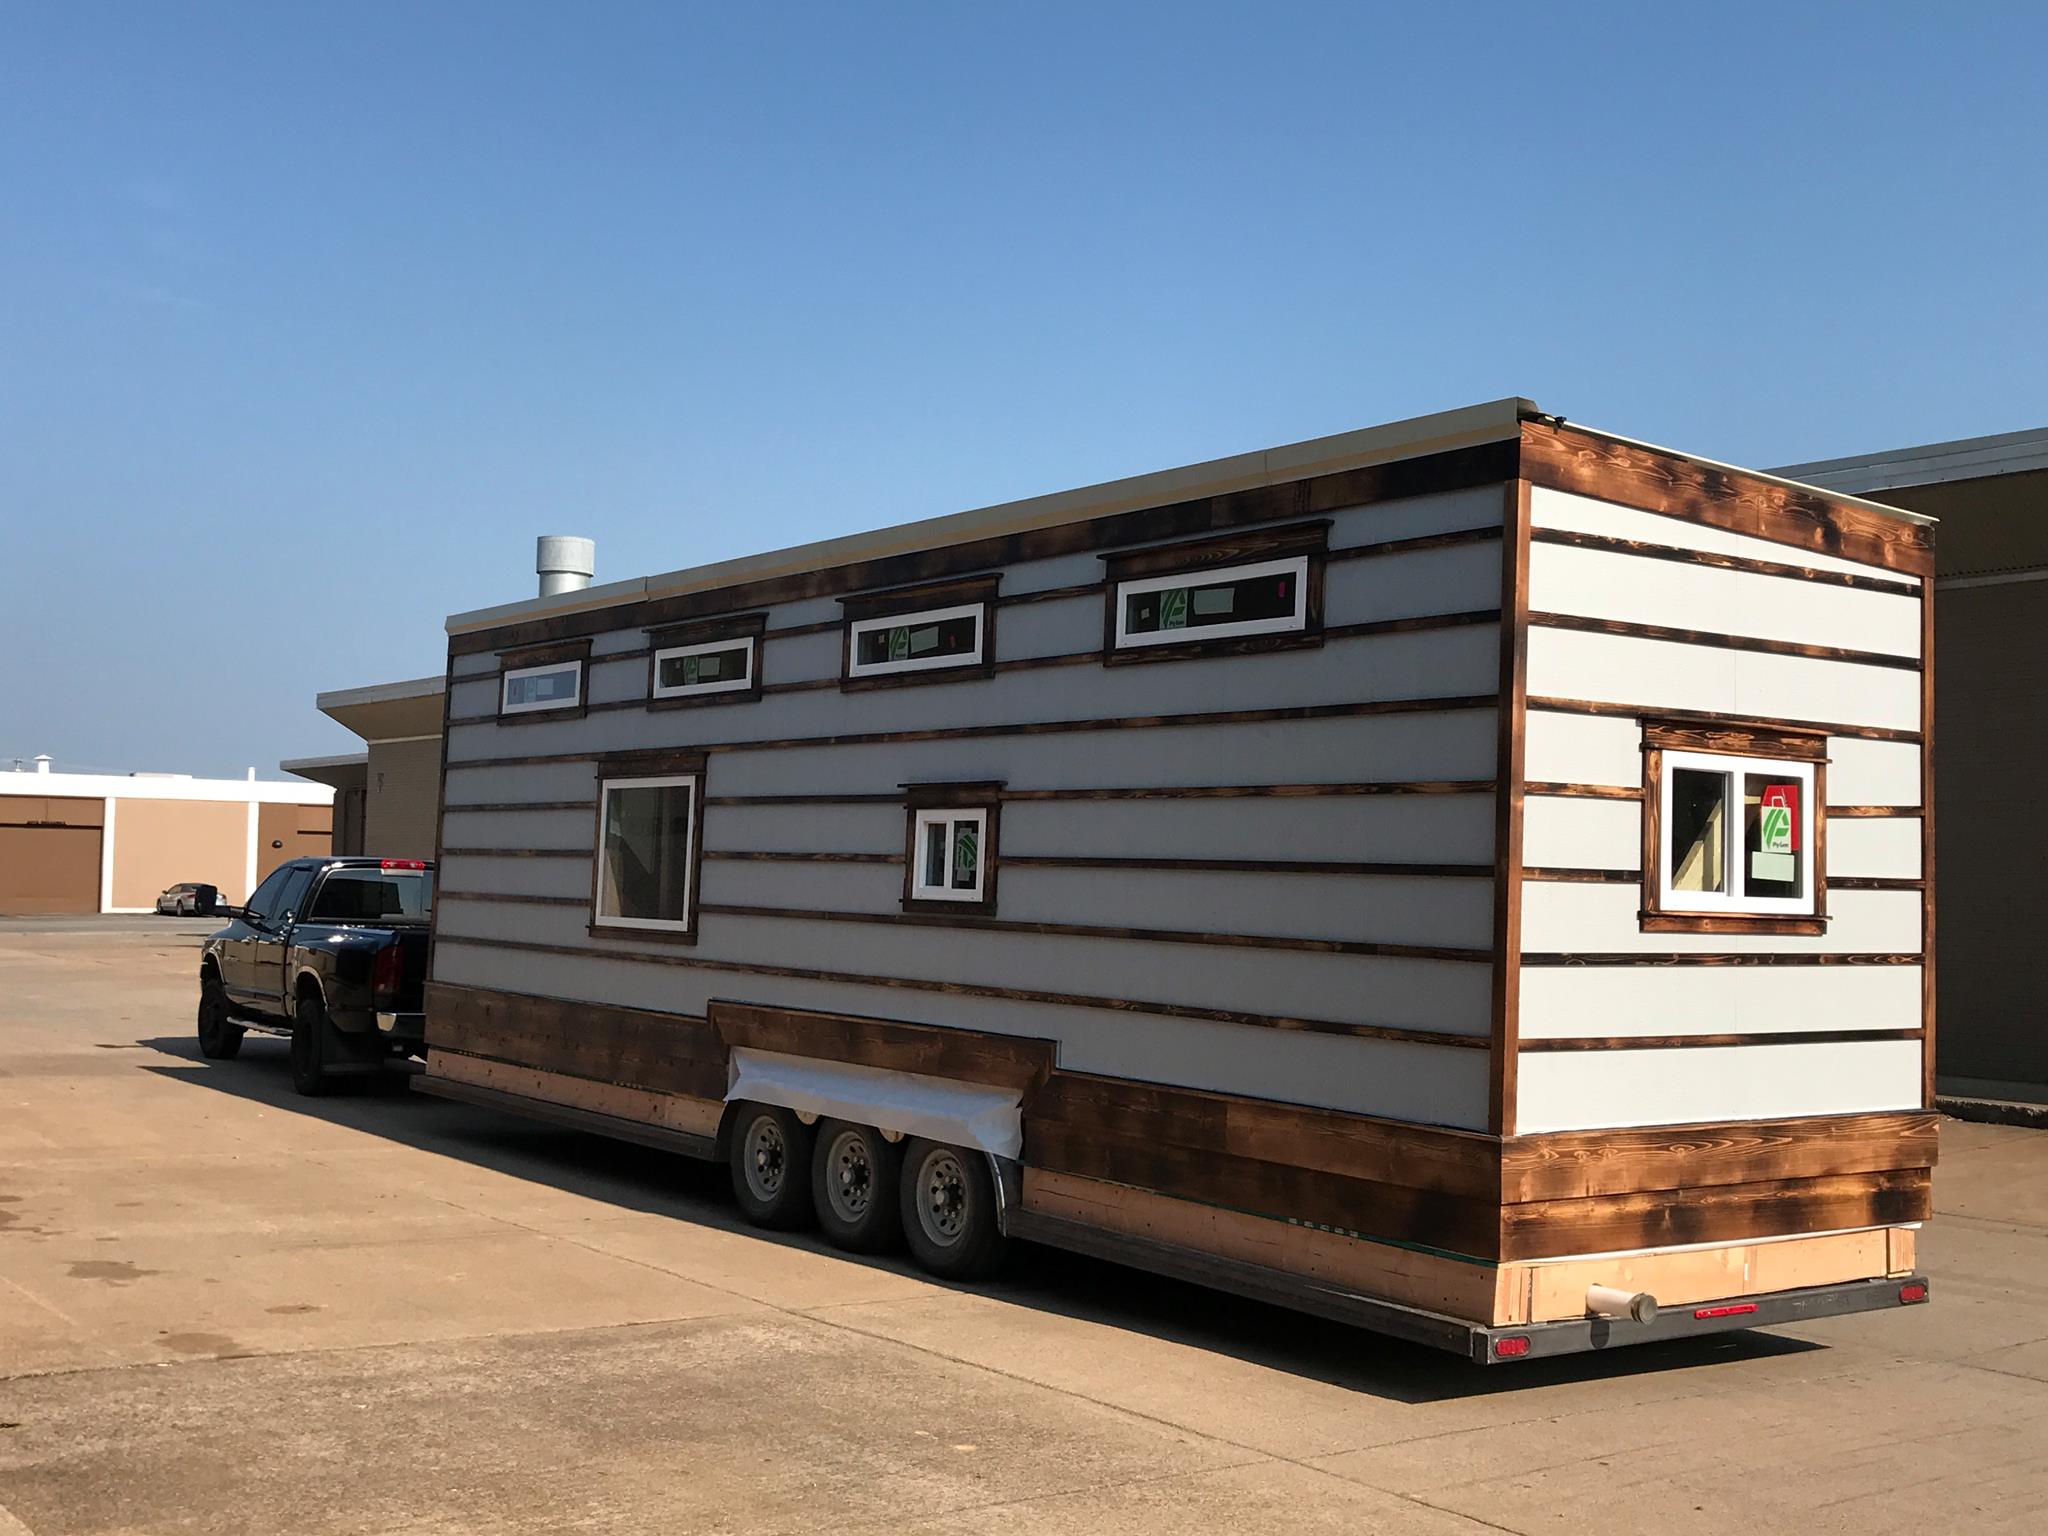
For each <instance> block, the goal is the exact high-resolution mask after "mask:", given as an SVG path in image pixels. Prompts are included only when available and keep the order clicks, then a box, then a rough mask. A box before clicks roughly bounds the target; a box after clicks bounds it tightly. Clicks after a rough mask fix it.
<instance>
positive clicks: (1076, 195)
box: [0, 0, 2048, 773]
mask: <svg viewBox="0 0 2048 1536" xmlns="http://www.w3.org/2000/svg"><path fill="white" fill-rule="evenodd" d="M2044 58H2048V10H2044V8H2043V7H2041V6H2039V5H2029V6H2011V7H2005V8H2000V7H1994V6H1975V5H1963V6H1927V5H1894V6H1886V5H1858V6H1842V7H1839V8H1824V9H1807V8H1803V7H1797V6H1780V5H1771V6H1763V7H1755V8H1750V7H1743V6H1732V5H1731V6H1723V7H1709V8H1704V9H1703V8H1699V7H1692V8H1686V7H1676V6H1668V7H1667V6H1621V7H1612V8H1608V7H1600V8H1595V7H1591V6H1529V5H1521V6H1514V7H1508V6H1498V7H1495V6H1485V5H1479V6H1469V7H1462V8H1461V7H1455V6H1450V5H1444V6H1429V7H1423V6H1405V7H1398V8H1397V7H1393V6H1387V7H1384V8H1381V7H1373V6H1367V5H1331V6H1300V7H1294V6H1285V5H1278V4H1272V3H1267V4H1260V5H1244V6H1216V5H1197V4H1178V5H1174V6H1163V5H1151V6H1142V7H1140V6H1128V7H1127V6H1122V5H1114V4H1103V3H1090V4H1086V5H1075V6H1054V5H1037V4H1034V5H1028V6H1009V7H994V6H979V5H958V4H945V5H940V4H933V5H925V6H886V5H875V4H865V3H844V0H840V3H833V4H829V5H819V6H815V7H813V6H799V5H781V4H778V5H774V6H748V5H733V4H721V5H717V6H694V5H682V4H645V5H627V4H616V3H611V4H601V5H569V4H556V5H546V6H539V5H515V4H474V5H470V4H464V5H432V4H422V5H418V6H412V5H405V6H401V5H395V4H355V5H347V6H326V7H318V8H316V7H310V6H299V5H273V4H267V3H266V4H252V5H244V6H221V5H182V4H181V5H176V6H170V5H158V4H153V3H152V4H133V5H120V6H112V5H102V4H91V3H63V4H58V3H47V0H46V3H38V4H33V5H27V4H19V3H4V4H0V524H4V542H0V643H4V645H5V649H6V654H7V657H8V660H9V665H7V666H6V667H5V668H4V669H0V756H12V755H14V754H17V753H21V754H28V753H34V752H49V753H52V754H53V755H54V756H55V757H56V758H57V759H58V760H59V762H60V765H64V766H72V765H78V766H85V765H92V766H106V767H113V768H122V769H125V768H150V769H161V770H185V771H198V772H220V771H227V772H239V771H240V769H241V768H242V766H243V765H245V764H251V763H253V764H256V765H258V766H259V767H260V768H261V769H263V770H264V771H265V772H266V773H274V771H275V764H276V762H277V760H278V759H279V758H280V757H285V756H294V755H301V754H311V753H319V752H331V751H340V750H346V749H347V748H348V747H349V746H350V745H351V744H352V743H353V738H352V737H350V736H349V735H348V734H347V733H346V732H344V731H343V730H342V729H341V728H340V727H339V726H336V725H333V724H331V723H330V722H328V721H326V720H325V719H324V718H322V717H321V716H320V715H318V714H317V713H316V712H315V711H314V709H313V702H312V701H313V695H314V693H315V692H316V691H318V690H320V689H325V688H336V687H350V686H356V685H360V684H366V683H372V682H379V681H386V680H390V679H393V678H400V677H414V676H419V675H422V674H426V673H435V672H438V671H439V670H440V669H441V666H442V664H443V658H444V651H443V645H444V641H443V637H442V634H441V630H440V624H441V620H442V619H443V618H444V617H445V615H446V614H448V613H450V612H452V611H456V610H460V609H465V608H470V607H475V606H480V605H483V604H487V603H492V602H499V601H505V600H509V599H513V598H518V597H523V596H525V595H527V594H528V592H529V591H530V590H531V583H532V580H533V578H532V574H531V565H532V551H533V537H534V535H535V534H537V533H542V532H562V533H582V534H588V535H590V536H592V537H594V538H595V539H596V540H597V543H598V563H599V572H598V574H599V579H600V580H605V579H611V578H618V577H624V576H630V575H637V574H643V573H645V572H648V571H653V570H666V569H672V568H675V567H678V566H683V565H689V564H695V563H697V562H699V561H704V560H711V559H717V558H721V557H724V556H729V555H734V554H741V553H746V552H749V551H753V550H758V549H765V548H770V547H774V546H777V545H781V544H787V543H794V542H798V541H802V540H806V539H812V538H819V537H823V536H827V535H831V534H836V533H844V532H850V531H853V530H856V529H860V528H867V527H873V526H877V525H882V524H887V523H892V522H897V521H901V520H904V519H908V518H913V517H922V516H928V515H932V514H936V513H941V512H948V511H954V510H958V509H960V508H963V507H968V506H978V505H983V504H986V503H989V502H994V501H1001V500H1006V499H1009V498H1012V497H1016V496H1022V495H1028V494H1032V493H1035V492H1040V491H1048V490H1055V489H1059V488H1061V487H1065V486H1070V485H1079V484H1086V483H1088V482H1091V481H1095V480H1100V479H1104V478H1107V477H1110V476H1114V475H1120V474H1127V473H1136V472H1141V471H1144V470H1149V469H1157V468H1163V467H1166V466H1168V465H1172V464H1179V463H1185V462H1188V461H1190V460H1195V459H1201V458H1207V457H1212V456H1215V455H1218V454H1222V453H1228V452H1235V451H1238V450H1242V449H1249V448H1257V447H1263V446H1268V445H1271V444H1274V443H1279V442H1286V441H1291V440H1294V439H1297V438H1302V437H1309V436H1313V435H1316V434H1319V433H1324V432H1331V431H1338V430H1342V429H1345V428H1349V427H1354V426H1362V425H1367V424H1370V423H1373V422H1377V421H1384V420H1388V419H1392V418H1396V417H1400V416H1407V415H1413V414H1417V413H1420V412H1423V411H1429V410H1435V409H1440V408H1444V407H1448V406H1454V405H1460V404H1467V403H1470V402H1473V401H1478V400H1484V399H1492V398H1496V397H1498V396H1501V395H1508V394H1527V395H1531V396H1534V397H1535V398H1536V399H1537V400H1538V401H1540V402H1541V403H1542V404H1543V405H1544V406H1545V407H1546V408H1548V409H1551V410H1555V411H1561V412H1564V413H1565V414H1567V415H1570V416H1573V417H1576V418H1579V419H1582V420H1587V421H1592V422H1596V423H1598V424H1600V425H1602V426H1606V427H1610V428H1612V429H1613V430H1616V431H1621V432H1626V433H1629V434H1632V435H1635V436H1638V437H1645V438H1649V439H1652V440H1654V441H1659V442H1667V443H1671V444H1673V445H1676V446H1682V447H1685V448H1688V449H1691V450H1693V451H1695V452H1700V453H1704V454H1708V455H1711V456H1715V457H1720V458H1726V459H1731V460H1734V461H1737V462H1746V463H1753V464H1773V463H1781V462H1786V461H1789V460H1796V459H1804V458H1812V457H1820V456H1825V455H1832V454H1838V453H1849V452H1857V451H1863V450H1869V449H1874V448H1881V447H1887V446H1892V445H1897V444H1901V443H1906V442H1916V441H1928V440H1934V439H1940V438H1948V437H1959V436H1970V435H1975V434H1978V433H1985V432H1996V431H2007V430H2011V429H2014V428H2017V427H2023V426H2033V425H2039V424H2041V423H2042V422H2044V421H2048V346H2044V334H2043V330H2044V327H2043V321H2044V319H2048V287H2044V274H2048V259H2044V252H2048V227H2044V226H2048V196H2044V192H2048V177H2044V169H2048V132H2044V116H2043V111H2042V99H2043V98H2042V94H2041V93H2042V84H2041V66H2042V61H2043V60H2044Z"/></svg>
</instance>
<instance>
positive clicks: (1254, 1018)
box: [443, 933, 1487, 1050]
mask: <svg viewBox="0 0 2048 1536" xmlns="http://www.w3.org/2000/svg"><path fill="white" fill-rule="evenodd" d="M443 937H444V940H445V942H447V943H450V944H467V945H470V946H472V947H473V948H477V949H507V950H519V951H524V952H527V953H530V954H543V955H564V956H568V957H570V958H572V959H577V960H592V959H595V960H620V961H625V962H628V963H630V964H635V965H668V966H677V967H680V968H682V969H686V970H700V971H719V972H730V973H732V974H735V975H742V976H780V977H783V978H785V979H788V980H794V981H829V982H838V983H841V984H843V985H847V986H860V987H881V988H885V989H889V990H894V991H904V992H928V993H934V994H937V995H940V996H951V997H989V998H996V999H1000V1000H1002V1001H1004V1002H1014V1003H1047V1004H1050V1005H1052V1006H1054V1007H1060V1008H1100V1009H1103V1010H1106V1011H1108V1012H1112V1013H1142V1014H1149V1015H1151V1016H1153V1017H1155V1018H1162V1019H1198V1020H1202V1021H1205V1022H1208V1023H1216V1024H1241V1025H1244V1026H1246V1027H1248V1028H1253V1029H1278V1030H1299V1031H1301V1032H1303V1033H1306V1034H1320V1035H1341V1036H1346V1037H1349V1038H1352V1039H1359V1040H1385V1041H1391V1042H1394V1043H1397V1044H1403V1045H1428V1046H1441V1047H1444V1048H1446V1049H1453V1050H1472V1049H1478V1050H1484V1049H1485V1048H1486V1044H1487V1042H1486V1039H1485V1037H1484V1036H1481V1035H1454V1034H1447V1033H1435V1032H1432V1031H1429V1030H1415V1029H1400V1028H1396V1027H1394V1026H1392V1025H1386V1024H1357V1023H1350V1022H1347V1021H1345V1020H1341V1019H1307V1018H1296V1017H1292V1016H1289V1015H1286V1014H1270V1013H1251V1012H1245V1011H1240V1010H1237V1009H1229V1008H1201V1007H1195V1006H1191V1005H1188V1004H1183V1003H1154V1002H1145V1001H1142V1000H1139V999H1134V998H1116V997H1099V996H1090V995H1084V994H1080V993H1069V992H1051V991H1040V990H1038V989H1035V988H1028V987H995V986H985V985H982V984H980V983H977V982H962V981H926V980H924V979H922V978H919V977H912V976H878V975H871V974H868V973H865V972H860V971H827V970H818V969H814V968H811V967H807V966H794V965H765V964H757V963H754V962H751V961H741V960H711V959H707V958H705V957H704V956H702V955H695V954H691V955H681V954H649V953H646V952H643V951H637V950H630V949H610V948H598V947H594V946H590V945H572V944H533V943H528V942H526V941H525V940H521V939H497V938H492V937H490V936H489V935H487V934H456V933H451V934H446V935H444V936H443Z"/></svg>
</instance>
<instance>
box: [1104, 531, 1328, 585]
mask: <svg viewBox="0 0 2048 1536" xmlns="http://www.w3.org/2000/svg"><path fill="white" fill-rule="evenodd" d="M1330 526H1331V524H1330V520H1329V519H1328V518H1318V519H1316V520H1314V521H1312V522H1305V523H1282V524H1279V525H1277V526H1275V525H1271V524H1262V525H1259V526H1257V527H1250V528H1240V529H1236V530H1233V531H1232V532H1230V533H1225V534H1218V535H1213V536H1211V537H1209V538H1202V539H1183V540H1181V541H1180V542H1178V543H1173V544H1151V545H1147V546H1145V547H1144V548H1130V549H1105V550H1103V551H1101V552H1100V553H1099V554H1098V556H1097V558H1098V559H1100V560H1101V561H1102V562H1103V573H1104V578H1105V581H1106V584H1107V585H1109V586H1111V587H1114V586H1115V585H1116V584H1117V583H1118V582H1120V581H1135V580H1137V579H1138V578H1140V577H1144V576H1171V575H1178V574H1179V573H1181V572H1186V573H1188V574H1189V575H1194V574H1196V573H1198V572H1201V571H1209V570H1215V569H1217V568H1218V567H1222V566H1232V565H1255V564H1257V563H1258V562H1259V561H1261V560H1280V559H1284V558H1286V557H1287V556H1289V555H1311V554H1322V553H1324V552H1326V551H1327V550H1328V549H1329V547H1330Z"/></svg>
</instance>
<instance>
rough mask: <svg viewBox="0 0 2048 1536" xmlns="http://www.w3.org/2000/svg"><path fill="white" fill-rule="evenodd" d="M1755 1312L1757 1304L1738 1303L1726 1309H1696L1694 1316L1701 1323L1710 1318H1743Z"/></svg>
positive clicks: (1749, 1302) (1750, 1302)
mask: <svg viewBox="0 0 2048 1536" xmlns="http://www.w3.org/2000/svg"><path fill="white" fill-rule="evenodd" d="M1755 1310H1756V1303H1755V1302H1753V1301H1738V1302H1734V1303H1731V1304H1730V1305H1728V1306H1725V1307H1695V1308H1694V1309H1693V1314H1692V1315H1693V1316H1694V1317H1695V1318H1697V1319H1698V1320H1700V1321H1701V1322H1705V1321H1706V1320H1707V1319H1708V1318H1710V1317H1741V1316H1742V1315H1744V1314H1745V1313H1748V1312H1754V1311H1755Z"/></svg>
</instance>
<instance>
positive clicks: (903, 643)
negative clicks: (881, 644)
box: [889, 624, 910, 661]
mask: <svg viewBox="0 0 2048 1536" xmlns="http://www.w3.org/2000/svg"><path fill="white" fill-rule="evenodd" d="M889 659H890V660H891V661H908V660H910V629H909V627H908V626H907V625H902V624H899V625H897V626H896V628H894V629H892V630H890V631H889Z"/></svg>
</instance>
